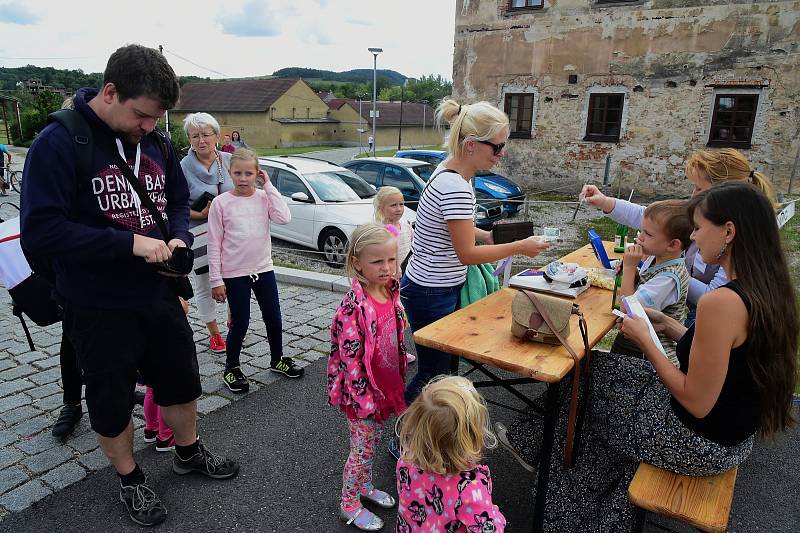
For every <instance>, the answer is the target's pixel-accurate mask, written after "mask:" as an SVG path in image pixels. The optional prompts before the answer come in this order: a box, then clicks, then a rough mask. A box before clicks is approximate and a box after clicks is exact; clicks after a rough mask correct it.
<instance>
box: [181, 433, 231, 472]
mask: <svg viewBox="0 0 800 533" xmlns="http://www.w3.org/2000/svg"><path fill="white" fill-rule="evenodd" d="M197 446H198V452H197V453H196V454H194V455H193V456H191V457H190V458H189V459H186V460H183V459H181V457H180V456H179V455H178V454H177V453H176V454H175V457H174V458H173V459H172V471H173V472H175V473H176V474H180V475H184V474H191V473H192V472H197V473H200V474H204V475H206V476H208V477H210V478H214V479H228V478H232V477H233V476H235V475H236V474H238V473H239V463H237V462H236V461H232V460H230V459H226V458H224V457H220V456H219V455H216V454H214V453H211V452H210V451H209V450H208V449H207V448H206V447H205V446H203V443H202V442H198V443H197Z"/></svg>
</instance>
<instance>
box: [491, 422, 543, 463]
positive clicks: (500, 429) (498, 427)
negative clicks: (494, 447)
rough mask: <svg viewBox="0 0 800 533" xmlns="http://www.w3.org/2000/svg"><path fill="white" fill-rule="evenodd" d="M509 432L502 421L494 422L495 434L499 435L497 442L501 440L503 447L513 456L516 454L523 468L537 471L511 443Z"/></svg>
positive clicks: (515, 457)
mask: <svg viewBox="0 0 800 533" xmlns="http://www.w3.org/2000/svg"><path fill="white" fill-rule="evenodd" d="M507 432H508V430H507V429H506V427H505V426H504V425H503V424H501V423H500V422H495V424H494V434H495V435H497V442H499V443H500V445H501V446H502V447H503V448H505V449H506V450H508V452H509V453H510V454H511V455H512V456H514V459H516V460H517V462H518V463H519V464H520V465H521V466H522V468H524V469H525V470H527V471H528V472H536V468H535V467H534V466H533V465H531V464H530V463H528V462H527V461H525V459H523V458H522V456H521V455H520V454H519V452H518V451H517V449H516V448H514V447H513V446H512V445H511V443H510V442H509V441H508V434H507Z"/></svg>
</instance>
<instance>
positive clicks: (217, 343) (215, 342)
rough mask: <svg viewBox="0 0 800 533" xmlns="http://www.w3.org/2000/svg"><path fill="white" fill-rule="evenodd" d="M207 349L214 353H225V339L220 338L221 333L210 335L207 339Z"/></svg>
mask: <svg viewBox="0 0 800 533" xmlns="http://www.w3.org/2000/svg"><path fill="white" fill-rule="evenodd" d="M208 347H209V349H210V350H211V351H212V352H214V353H225V348H227V346H226V345H225V339H223V338H222V335H220V334H219V333H217V334H216V335H211V339H210V340H209V341H208Z"/></svg>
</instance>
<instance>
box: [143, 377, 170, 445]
mask: <svg viewBox="0 0 800 533" xmlns="http://www.w3.org/2000/svg"><path fill="white" fill-rule="evenodd" d="M144 427H145V429H148V430H150V431H153V430H158V440H162V441H165V440H169V439H170V437H172V428H171V427H169V426H168V425H167V423H166V422H165V421H164V419H163V418H162V417H161V409H159V408H158V405H156V402H155V400H153V389H152V388H151V387H147V392H145V394H144Z"/></svg>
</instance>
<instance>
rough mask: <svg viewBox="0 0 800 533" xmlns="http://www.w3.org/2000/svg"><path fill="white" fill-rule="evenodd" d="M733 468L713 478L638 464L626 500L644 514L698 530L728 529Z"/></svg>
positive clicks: (734, 474)
mask: <svg viewBox="0 0 800 533" xmlns="http://www.w3.org/2000/svg"><path fill="white" fill-rule="evenodd" d="M735 485H736V468H732V469H730V470H728V471H727V472H725V473H724V474H719V475H716V476H697V477H693V476H682V475H679V474H675V473H673V472H669V471H667V470H662V469H660V468H656V467H655V466H652V465H648V464H645V463H641V464H640V465H639V468H638V469H637V470H636V475H635V476H634V477H633V481H631V484H630V486H629V487H628V497H629V498H630V500H631V503H633V504H634V505H636V506H637V507H640V508H642V509H644V510H646V511H652V512H654V513H657V514H660V515H663V516H668V517H670V518H674V519H677V520H680V521H682V522H686V523H688V524H690V525H691V526H693V527H695V528H697V529H699V530H700V531H711V532H723V531H725V529H726V528H727V527H728V516H729V515H730V513H731V502H732V501H733V488H734V486H735Z"/></svg>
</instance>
